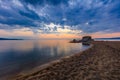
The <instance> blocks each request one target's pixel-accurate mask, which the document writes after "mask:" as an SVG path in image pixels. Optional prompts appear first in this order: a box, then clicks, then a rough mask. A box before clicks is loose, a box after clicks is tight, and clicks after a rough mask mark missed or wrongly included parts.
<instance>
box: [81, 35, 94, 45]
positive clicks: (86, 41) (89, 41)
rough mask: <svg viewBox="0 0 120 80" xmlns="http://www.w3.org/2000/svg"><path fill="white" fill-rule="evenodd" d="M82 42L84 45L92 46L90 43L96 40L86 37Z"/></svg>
mask: <svg viewBox="0 0 120 80" xmlns="http://www.w3.org/2000/svg"><path fill="white" fill-rule="evenodd" d="M81 41H82V44H83V45H90V43H91V42H92V41H94V40H93V39H92V37H91V36H84V37H83V38H82V40H81Z"/></svg>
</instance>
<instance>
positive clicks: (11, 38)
mask: <svg viewBox="0 0 120 80" xmlns="http://www.w3.org/2000/svg"><path fill="white" fill-rule="evenodd" d="M0 40H24V39H13V38H0Z"/></svg>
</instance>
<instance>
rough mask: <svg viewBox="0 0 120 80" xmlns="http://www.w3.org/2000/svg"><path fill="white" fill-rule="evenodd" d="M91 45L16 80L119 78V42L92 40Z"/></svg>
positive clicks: (106, 79) (117, 79) (97, 79)
mask: <svg viewBox="0 0 120 80" xmlns="http://www.w3.org/2000/svg"><path fill="white" fill-rule="evenodd" d="M93 44H94V45H93V47H92V48H90V49H88V50H86V51H83V52H82V53H79V54H75V55H74V56H71V57H69V58H63V59H61V61H60V62H57V63H53V64H51V65H49V66H48V67H46V68H44V69H42V70H39V71H37V72H35V73H32V74H29V75H22V76H19V77H17V79H16V80H120V42H117V41H116V42H114V41H110V42H107V41H106V42H104V41H98V42H93Z"/></svg>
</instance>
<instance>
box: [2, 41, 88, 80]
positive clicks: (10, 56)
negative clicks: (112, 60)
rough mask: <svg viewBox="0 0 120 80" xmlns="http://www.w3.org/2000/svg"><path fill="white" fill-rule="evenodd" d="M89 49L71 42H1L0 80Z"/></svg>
mask: <svg viewBox="0 0 120 80" xmlns="http://www.w3.org/2000/svg"><path fill="white" fill-rule="evenodd" d="M87 48H89V46H83V45H82V44H81V43H69V40H6V41H0V80H1V79H2V78H5V77H6V76H9V75H14V74H17V73H20V72H22V71H26V70H30V69H32V68H34V67H37V66H40V65H42V64H45V63H48V62H50V61H53V60H56V59H59V58H61V57H64V56H68V55H71V54H75V53H78V52H80V51H83V50H85V49H87Z"/></svg>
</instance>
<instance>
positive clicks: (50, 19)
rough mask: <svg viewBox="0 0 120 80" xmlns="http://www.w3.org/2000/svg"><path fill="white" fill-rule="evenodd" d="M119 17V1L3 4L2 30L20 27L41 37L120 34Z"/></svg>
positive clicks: (7, 0) (12, 0) (16, 0)
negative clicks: (58, 34) (43, 34)
mask: <svg viewBox="0 0 120 80" xmlns="http://www.w3.org/2000/svg"><path fill="white" fill-rule="evenodd" d="M119 13H120V1H119V0H0V29H3V28H4V29H6V30H8V29H10V30H11V29H16V28H18V26H19V28H29V29H31V30H32V31H33V32H34V33H41V34H42V33H47V34H50V33H60V32H61V33H64V31H66V33H69V34H71V33H72V34H83V33H88V34H89V33H96V32H107V33H110V32H120V23H119V22H120V14H119ZM16 25H17V26H16ZM66 26H67V28H66Z"/></svg>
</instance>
